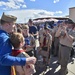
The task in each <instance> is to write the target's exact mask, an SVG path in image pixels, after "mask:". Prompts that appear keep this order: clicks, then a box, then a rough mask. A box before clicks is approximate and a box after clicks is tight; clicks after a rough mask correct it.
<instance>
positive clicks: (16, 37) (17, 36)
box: [10, 32, 24, 48]
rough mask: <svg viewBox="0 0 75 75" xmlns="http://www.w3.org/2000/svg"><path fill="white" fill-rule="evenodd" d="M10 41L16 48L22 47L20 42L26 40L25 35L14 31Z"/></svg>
mask: <svg viewBox="0 0 75 75" xmlns="http://www.w3.org/2000/svg"><path fill="white" fill-rule="evenodd" d="M10 42H11V44H12V45H13V47H14V48H18V47H20V43H21V42H24V37H23V35H22V34H21V33H18V32H16V33H12V34H11V35H10Z"/></svg>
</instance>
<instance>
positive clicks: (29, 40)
mask: <svg viewBox="0 0 75 75" xmlns="http://www.w3.org/2000/svg"><path fill="white" fill-rule="evenodd" d="M22 29H23V36H24V38H25V45H24V48H25V50H26V53H28V54H29V55H30V56H34V47H35V39H34V36H33V35H32V34H30V33H29V27H28V25H23V26H22Z"/></svg>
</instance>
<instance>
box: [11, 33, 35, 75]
mask: <svg viewBox="0 0 75 75" xmlns="http://www.w3.org/2000/svg"><path fill="white" fill-rule="evenodd" d="M10 42H11V44H12V45H13V47H14V49H13V50H12V55H13V56H18V57H21V58H22V57H30V56H29V55H28V54H27V53H25V50H23V49H22V47H23V46H24V44H25V42H24V37H23V35H22V34H21V33H13V34H11V35H10ZM14 67H15V71H16V75H32V74H33V73H35V72H36V71H35V67H34V64H26V65H25V66H14Z"/></svg>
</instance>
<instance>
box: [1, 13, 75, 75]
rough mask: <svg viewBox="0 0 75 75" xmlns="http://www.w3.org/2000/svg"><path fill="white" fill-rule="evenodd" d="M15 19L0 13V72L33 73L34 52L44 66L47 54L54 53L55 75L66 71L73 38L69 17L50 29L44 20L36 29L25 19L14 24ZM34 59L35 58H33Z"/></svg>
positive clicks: (46, 61)
mask: <svg viewBox="0 0 75 75" xmlns="http://www.w3.org/2000/svg"><path fill="white" fill-rule="evenodd" d="M16 20H17V18H16V17H15V16H12V15H5V14H4V13H3V14H2V17H1V20H0V23H1V28H0V75H14V73H13V68H14V69H15V72H16V75H32V74H34V73H35V72H36V69H35V63H36V61H37V60H38V54H40V55H41V56H42V58H43V63H42V64H45V65H49V64H50V56H51V54H53V55H54V56H58V63H59V64H60V65H61V70H60V74H59V75H66V74H67V73H68V69H67V65H68V61H69V58H70V54H71V50H72V43H73V42H74V40H75V32H74V31H75V23H74V22H73V21H72V20H67V21H63V22H61V23H57V25H56V26H54V27H53V28H52V29H50V28H49V27H48V26H47V25H48V24H47V23H46V24H45V25H44V26H43V27H42V28H41V29H40V30H39V31H38V29H37V27H36V26H35V25H33V21H32V19H29V21H28V24H27V25H22V26H19V25H15V22H16ZM36 59H37V60H36Z"/></svg>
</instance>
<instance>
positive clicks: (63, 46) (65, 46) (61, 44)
mask: <svg viewBox="0 0 75 75" xmlns="http://www.w3.org/2000/svg"><path fill="white" fill-rule="evenodd" d="M60 45H61V46H63V47H68V46H66V45H63V44H60Z"/></svg>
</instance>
